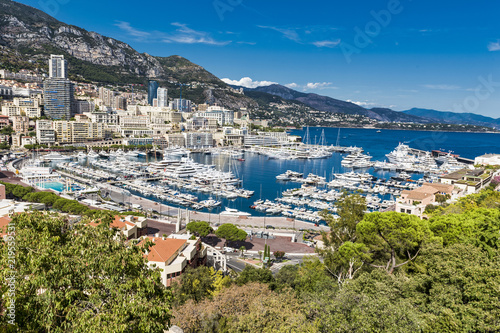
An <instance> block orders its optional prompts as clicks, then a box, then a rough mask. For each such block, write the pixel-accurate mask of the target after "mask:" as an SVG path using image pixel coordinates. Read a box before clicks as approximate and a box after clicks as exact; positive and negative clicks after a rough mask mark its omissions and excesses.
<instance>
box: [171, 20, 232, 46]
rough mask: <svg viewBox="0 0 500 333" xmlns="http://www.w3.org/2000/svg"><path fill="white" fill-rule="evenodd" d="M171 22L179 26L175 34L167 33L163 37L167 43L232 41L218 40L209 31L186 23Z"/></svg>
mask: <svg viewBox="0 0 500 333" xmlns="http://www.w3.org/2000/svg"><path fill="white" fill-rule="evenodd" d="M171 24H172V25H173V26H174V27H177V29H176V32H175V33H174V34H170V35H167V36H166V37H165V38H163V41H164V42H166V43H172V42H175V43H181V44H209V45H219V46H221V45H227V44H229V43H231V41H216V40H215V39H213V38H212V37H211V36H210V34H209V33H208V32H205V31H196V30H193V29H191V28H189V27H188V26H187V25H186V24H184V23H178V22H174V23H171Z"/></svg>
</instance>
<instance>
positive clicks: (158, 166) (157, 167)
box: [147, 159, 179, 173]
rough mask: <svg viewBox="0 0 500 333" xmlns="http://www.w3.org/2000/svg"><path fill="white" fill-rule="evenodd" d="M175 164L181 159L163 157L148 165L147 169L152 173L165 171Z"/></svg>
mask: <svg viewBox="0 0 500 333" xmlns="http://www.w3.org/2000/svg"><path fill="white" fill-rule="evenodd" d="M174 164H179V160H171V159H163V160H161V161H158V162H153V163H151V164H150V165H149V166H148V167H147V170H148V171H149V172H152V173H154V172H159V171H164V170H165V168H166V167H168V166H171V165H174Z"/></svg>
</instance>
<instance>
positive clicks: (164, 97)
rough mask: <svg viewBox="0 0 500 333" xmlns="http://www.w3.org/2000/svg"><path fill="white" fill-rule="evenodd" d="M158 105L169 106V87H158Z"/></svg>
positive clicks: (161, 106)
mask: <svg viewBox="0 0 500 333" xmlns="http://www.w3.org/2000/svg"><path fill="white" fill-rule="evenodd" d="M157 92H158V107H160V108H166V107H167V106H168V89H167V88H158V90H157Z"/></svg>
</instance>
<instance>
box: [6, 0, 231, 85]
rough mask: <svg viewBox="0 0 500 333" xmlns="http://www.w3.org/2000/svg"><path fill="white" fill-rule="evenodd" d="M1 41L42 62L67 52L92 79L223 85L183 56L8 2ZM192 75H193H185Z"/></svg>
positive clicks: (76, 66)
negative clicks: (140, 47)
mask: <svg viewBox="0 0 500 333" xmlns="http://www.w3.org/2000/svg"><path fill="white" fill-rule="evenodd" d="M0 45H2V46H3V49H4V50H3V51H9V50H10V51H13V52H17V53H19V54H20V55H25V56H26V57H29V58H30V59H29V60H33V59H35V60H41V63H42V64H43V63H44V62H46V59H47V58H48V56H49V55H50V54H51V53H58V54H64V55H65V56H67V58H68V61H69V63H70V66H71V69H72V70H73V72H78V74H80V75H82V76H84V77H85V78H86V79H88V80H95V81H99V82H105V83H123V82H124V81H127V80H131V81H133V82H134V81H135V82H144V80H145V79H146V78H148V77H149V78H155V79H159V80H171V79H178V78H179V79H192V81H200V82H206V83H211V84H215V85H218V86H225V84H224V83H223V82H222V81H220V80H219V79H218V78H217V77H216V76H214V75H212V74H211V73H209V72H207V71H206V70H204V69H203V68H202V67H200V66H198V65H195V64H193V63H191V62H189V61H188V60H187V59H184V58H182V57H179V56H172V57H168V58H162V57H153V56H151V55H149V54H147V53H142V54H141V53H139V52H137V51H136V50H134V49H133V48H132V47H131V46H130V45H128V44H126V43H123V42H120V41H118V40H116V39H113V38H109V37H106V36H103V35H100V34H98V33H96V32H92V31H87V30H85V29H82V28H79V27H76V26H73V25H68V24H65V23H63V22H60V21H58V20H56V19H55V18H53V17H51V16H49V15H47V14H45V13H44V12H42V11H40V10H38V9H35V8H33V7H30V6H26V5H23V4H20V3H17V2H14V1H10V0H0ZM186 73H189V74H190V75H186Z"/></svg>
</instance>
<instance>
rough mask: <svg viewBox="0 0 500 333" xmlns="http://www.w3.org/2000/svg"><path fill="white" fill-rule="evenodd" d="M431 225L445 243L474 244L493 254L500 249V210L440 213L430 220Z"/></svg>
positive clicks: (484, 209)
mask: <svg viewBox="0 0 500 333" xmlns="http://www.w3.org/2000/svg"><path fill="white" fill-rule="evenodd" d="M429 227H430V229H431V231H432V232H433V233H434V235H435V236H439V237H441V238H442V239H443V244H444V245H445V246H449V245H452V244H457V243H462V244H472V245H474V246H476V247H479V248H481V249H483V250H484V251H486V252H488V253H490V255H493V254H494V253H495V251H494V250H498V249H500V211H499V210H498V209H486V208H476V209H473V210H469V211H467V212H465V213H462V214H448V215H439V216H436V217H433V218H431V219H430V220H429Z"/></svg>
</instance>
